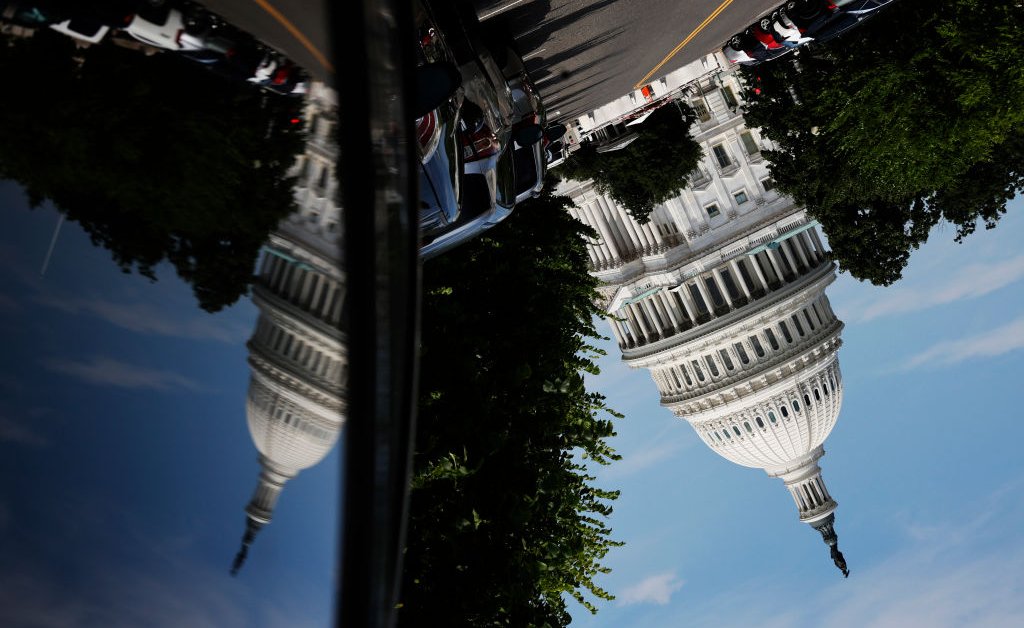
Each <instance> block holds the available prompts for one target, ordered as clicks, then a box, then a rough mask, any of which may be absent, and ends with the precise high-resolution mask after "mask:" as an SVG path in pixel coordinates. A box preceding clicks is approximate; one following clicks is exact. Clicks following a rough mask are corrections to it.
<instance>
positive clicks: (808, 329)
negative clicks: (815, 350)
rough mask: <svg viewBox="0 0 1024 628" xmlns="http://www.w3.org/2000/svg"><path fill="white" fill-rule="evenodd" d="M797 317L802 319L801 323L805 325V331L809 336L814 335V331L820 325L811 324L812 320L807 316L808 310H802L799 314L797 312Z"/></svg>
mask: <svg viewBox="0 0 1024 628" xmlns="http://www.w3.org/2000/svg"><path fill="white" fill-rule="evenodd" d="M796 315H797V317H798V318H799V319H800V323H801V324H802V325H803V327H804V331H805V332H806V333H807V335H808V336H810V335H811V334H813V333H814V330H816V329H817V328H818V325H816V324H815V325H812V324H811V318H810V317H809V316H808V315H807V310H805V309H801V310H800V311H799V312H797V314H796Z"/></svg>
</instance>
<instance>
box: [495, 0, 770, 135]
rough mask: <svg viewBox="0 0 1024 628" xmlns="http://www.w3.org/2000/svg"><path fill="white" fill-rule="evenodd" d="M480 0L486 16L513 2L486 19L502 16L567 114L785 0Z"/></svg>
mask: <svg viewBox="0 0 1024 628" xmlns="http://www.w3.org/2000/svg"><path fill="white" fill-rule="evenodd" d="M476 2H477V10H478V13H479V14H480V15H481V16H483V17H486V16H487V15H488V14H490V13H493V12H495V11H501V8H502V7H503V6H509V5H513V6H512V8H510V9H508V10H506V11H503V12H500V13H498V14H497V15H495V16H494V17H491V18H488V19H487V20H485V21H490V20H494V21H497V22H499V23H501V25H502V27H503V28H505V29H507V31H508V32H510V33H511V34H513V35H514V36H515V38H516V41H517V43H518V45H519V48H520V52H521V53H522V54H523V56H524V58H526V60H527V68H528V69H529V70H530V73H531V74H532V76H533V78H534V80H535V81H536V82H537V83H538V87H539V89H540V91H541V94H542V96H543V98H544V104H545V106H546V107H547V110H548V111H558V112H559V115H558V116H557V117H558V118H559V119H561V120H567V119H571V118H574V117H577V116H579V115H581V114H584V113H586V112H587V111H590V110H591V109H593V108H595V107H598V106H600V105H603V104H605V103H607V102H610V101H612V100H614V99H616V98H619V97H620V96H623V95H624V94H627V93H628V92H630V91H631V90H633V89H635V87H634V86H637V85H642V84H644V83H649V82H652V81H656V80H657V79H658V78H659V77H660V76H663V75H665V74H667V73H668V72H671V71H672V70H675V69H677V68H679V67H682V66H683V65H686V64H687V63H689V62H691V61H694V60H696V59H698V58H700V57H701V56H703V55H704V54H706V53H708V52H711V51H713V50H716V49H718V48H720V47H721V46H722V45H723V44H724V43H725V41H726V40H727V39H728V38H729V37H730V36H732V35H733V34H734V33H735V32H737V31H739V30H742V29H743V28H745V27H747V26H748V25H750V24H751V23H752V22H753V21H754V20H755V19H757V18H758V17H760V16H761V15H763V14H764V13H766V12H768V11H770V10H771V9H772V8H773V7H776V6H778V5H779V4H780V2H779V0H742V1H735V2H734V1H733V0H724V1H722V0H688V1H686V2H675V1H672V0H583V1H581V0H524V1H523V2H520V3H518V4H515V0H499V1H498V2H495V1H494V0H476ZM712 16H713V17H712ZM709 17H710V18H711V19H708V18H709ZM687 39H688V40H689V41H687V43H686V44H685V45H684V46H682V47H681V48H679V50H678V52H677V53H676V54H675V55H673V56H671V57H669V55H670V54H671V53H672V52H673V50H675V49H676V48H677V46H679V44H680V43H682V42H683V41H685V40H687ZM659 65H660V67H658V66H659ZM655 68H657V69H655ZM652 71H653V72H652ZM648 75H649V76H648Z"/></svg>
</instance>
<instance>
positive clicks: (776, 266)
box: [764, 249, 786, 283]
mask: <svg viewBox="0 0 1024 628" xmlns="http://www.w3.org/2000/svg"><path fill="white" fill-rule="evenodd" d="M764 252H765V254H766V255H767V256H768V261H769V262H771V264H772V270H774V271H775V276H776V277H778V278H779V283H786V275H785V274H784V273H783V272H782V264H781V263H780V262H779V258H778V253H776V252H775V249H765V250H764Z"/></svg>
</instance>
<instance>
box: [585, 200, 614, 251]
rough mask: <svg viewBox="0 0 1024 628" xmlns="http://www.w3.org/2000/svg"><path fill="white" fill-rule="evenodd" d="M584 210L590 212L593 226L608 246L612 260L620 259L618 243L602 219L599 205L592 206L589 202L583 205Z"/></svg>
mask: <svg viewBox="0 0 1024 628" xmlns="http://www.w3.org/2000/svg"><path fill="white" fill-rule="evenodd" d="M584 208H585V210H584V211H586V212H588V213H589V214H590V217H591V220H592V221H593V223H594V227H595V228H596V229H597V232H598V233H599V234H601V238H602V239H603V240H604V244H605V246H607V247H608V253H609V255H610V256H611V259H612V260H616V259H621V258H622V254H621V253H620V252H619V248H618V243H617V242H616V241H615V237H614V236H613V235H612V233H611V231H610V230H609V229H608V225H607V223H606V222H605V220H604V216H602V215H601V210H600V207H594V205H592V204H590V203H586V204H585V205H584Z"/></svg>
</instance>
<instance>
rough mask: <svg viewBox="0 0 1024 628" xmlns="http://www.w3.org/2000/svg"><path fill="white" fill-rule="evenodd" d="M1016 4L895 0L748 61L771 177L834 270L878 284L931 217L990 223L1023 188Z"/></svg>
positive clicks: (966, 225) (755, 122)
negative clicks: (821, 241)
mask: <svg viewBox="0 0 1024 628" xmlns="http://www.w3.org/2000/svg"><path fill="white" fill-rule="evenodd" d="M1022 32H1024V9H1021V7H1020V3H1013V2H1005V3H1002V2H987V1H985V0H900V1H899V2H896V3H893V5H891V6H890V7H888V8H886V9H884V12H883V13H882V14H881V15H879V16H877V17H875V18H873V19H870V20H868V21H866V22H865V23H863V24H862V25H860V26H859V27H858V28H856V29H853V30H852V31H850V32H849V33H847V34H846V35H844V36H842V37H840V38H838V39H836V40H833V41H832V42H829V43H827V44H825V45H821V46H818V47H811V48H809V49H808V50H806V51H804V52H802V53H801V54H800V55H799V56H789V57H786V58H783V59H779V60H777V61H773V62H770V63H766V64H764V65H761V66H758V67H755V68H752V69H748V70H746V71H745V77H746V83H747V90H746V100H747V105H746V109H745V115H746V120H747V123H748V124H749V125H750V126H757V127H760V128H761V131H762V133H763V134H764V135H765V136H767V137H768V138H769V139H771V140H772V142H774V143H775V145H776V146H777V149H776V150H772V151H765V154H766V157H767V159H768V160H769V161H770V164H771V166H770V167H771V172H772V177H773V178H774V180H775V182H776V184H777V186H778V187H779V189H780V190H781V191H783V192H785V193H787V194H789V195H791V196H793V197H794V198H795V199H796V200H797V201H798V202H800V203H802V204H804V205H806V207H807V209H808V211H809V213H810V214H811V215H813V216H814V217H816V218H817V219H818V220H819V221H820V222H821V224H822V226H823V228H824V230H825V232H826V233H827V234H828V237H829V243H830V245H831V247H832V251H833V254H834V256H835V257H836V259H837V261H838V262H839V265H840V267H841V268H842V269H844V270H847V271H849V272H850V273H851V274H852V275H853V276H854V277H857V278H858V279H862V280H869V281H871V282H873V283H876V284H881V285H888V284H891V283H892V282H894V281H896V280H898V279H899V278H900V277H901V276H902V271H903V268H904V267H905V266H906V264H907V261H908V260H909V258H910V254H911V252H912V251H913V250H914V249H916V248H917V247H919V246H920V245H921V243H923V242H924V241H925V240H927V238H928V235H929V232H930V231H931V228H932V227H933V226H935V225H936V224H938V223H939V222H940V221H947V222H949V223H951V224H953V225H954V226H955V227H956V239H957V241H960V240H961V239H962V238H963V237H965V236H967V235H969V234H971V233H973V232H974V231H975V229H976V227H977V225H978V224H979V223H980V224H984V225H985V226H986V227H987V228H992V227H994V226H995V224H996V221H997V220H998V219H999V217H1000V216H1001V215H1002V214H1003V213H1004V212H1005V211H1006V201H1008V200H1009V199H1011V198H1013V196H1014V195H1015V194H1017V193H1018V192H1019V191H1021V190H1022V189H1024V174H1022V164H1024V160H1022V157H1024V152H1022V150H1024V140H1022V137H1024V61H1022V60H1021V58H1020V55H1019V47H1020V46H1019V39H1020V34H1021V33H1022Z"/></svg>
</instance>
